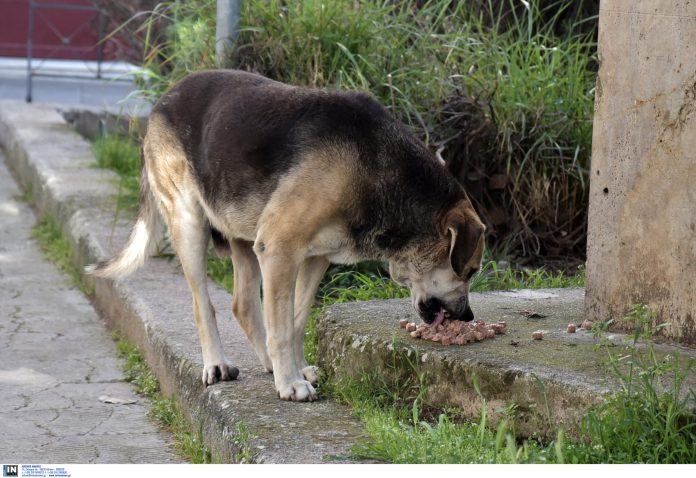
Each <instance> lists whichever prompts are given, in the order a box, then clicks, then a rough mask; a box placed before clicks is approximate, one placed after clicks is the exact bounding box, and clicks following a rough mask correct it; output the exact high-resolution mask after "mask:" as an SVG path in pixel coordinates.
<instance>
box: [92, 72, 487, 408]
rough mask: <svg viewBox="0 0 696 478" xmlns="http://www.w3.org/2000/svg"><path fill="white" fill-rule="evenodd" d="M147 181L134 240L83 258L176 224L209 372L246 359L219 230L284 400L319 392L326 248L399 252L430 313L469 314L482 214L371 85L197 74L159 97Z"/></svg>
mask: <svg viewBox="0 0 696 478" xmlns="http://www.w3.org/2000/svg"><path fill="white" fill-rule="evenodd" d="M140 187H141V192H140V206H139V213H138V218H137V220H136V222H135V225H134V227H133V230H132V232H131V235H130V238H129V239H128V242H127V244H126V245H125V247H124V249H123V250H122V251H121V252H120V253H119V254H118V255H116V256H115V257H113V258H112V259H110V260H107V261H102V262H99V263H97V264H95V265H93V266H90V267H88V272H90V273H91V274H94V275H95V276H98V277H103V278H112V279H114V278H119V277H123V276H125V275H128V274H130V273H132V272H133V271H135V270H136V269H137V268H139V267H140V266H142V265H143V263H144V261H145V259H146V257H147V256H148V255H149V254H150V253H152V252H154V249H155V248H156V245H157V241H158V240H159V239H160V238H161V233H162V231H163V230H164V228H163V227H162V226H164V225H166V226H167V227H168V230H169V235H170V240H171V244H172V246H173V248H174V250H175V251H176V253H177V255H178V257H179V259H180V261H181V266H182V269H183V272H184V275H185V276H186V280H187V282H188V285H189V286H190V288H191V292H192V295H193V314H194V318H195V321H196V326H197V329H198V333H199V336H200V341H201V348H202V352H203V362H204V366H203V373H202V380H203V382H204V384H206V385H212V384H214V383H216V382H218V381H220V380H232V379H235V378H236V377H237V374H238V369H237V368H236V367H234V366H233V365H232V364H231V363H230V361H229V360H228V359H227V357H226V356H225V353H224V352H223V348H222V343H221V341H220V337H219V334H218V328H217V323H216V320H215V312H214V310H213V307H212V305H211V303H210V298H209V296H208V290H207V285H206V284H207V277H206V254H207V251H208V246H209V244H210V241H211V239H212V241H213V244H214V246H215V248H216V250H217V251H218V252H219V253H222V254H226V255H231V257H232V262H233V268H234V289H235V290H234V294H233V298H232V312H233V315H234V316H235V318H236V319H237V321H238V322H239V324H240V325H241V327H242V329H244V332H245V333H246V336H247V337H248V339H249V341H250V342H251V344H252V345H253V347H254V350H255V351H256V354H257V355H258V358H259V360H260V361H261V364H262V365H263V367H264V368H265V369H266V370H267V371H269V372H271V371H272V372H273V374H274V381H275V388H276V390H277V392H278V395H279V397H280V398H281V399H283V400H296V401H312V400H314V399H316V398H317V393H316V391H315V388H314V387H315V386H316V381H317V373H318V371H317V369H316V368H315V367H313V366H309V365H308V364H307V362H306V361H305V358H304V354H303V342H304V329H305V325H306V323H307V319H308V317H309V313H310V309H311V307H312V305H313V303H314V297H315V294H316V290H317V288H318V286H319V283H320V281H321V279H322V277H323V276H324V273H325V272H326V270H327V268H328V266H329V264H330V263H340V264H352V263H356V262H358V261H363V260H368V259H370V260H381V261H385V262H388V264H389V271H390V275H391V277H392V278H393V280H395V281H396V282H397V283H399V284H402V285H404V286H407V287H408V288H409V289H410V291H411V293H412V302H413V307H414V309H415V310H416V311H417V312H418V314H419V315H420V317H421V318H422V320H423V321H424V322H425V323H427V324H431V325H437V324H439V323H441V322H442V321H443V320H444V318H445V317H449V318H451V319H453V320H465V321H470V320H472V319H473V318H474V315H473V313H472V311H471V308H470V307H469V300H468V291H469V280H470V279H471V277H472V276H473V274H475V273H476V271H477V270H478V269H479V268H480V266H481V260H482V255H483V248H484V230H485V227H484V225H483V223H482V222H481V220H480V219H479V217H478V215H477V214H476V212H475V211H474V208H473V207H472V204H471V202H470V200H469V199H468V197H467V195H466V193H465V191H464V190H463V188H462V187H461V186H460V185H459V183H457V181H456V180H455V179H454V177H453V176H452V175H451V174H450V173H449V172H448V171H447V169H446V168H445V166H444V165H443V164H442V163H441V162H440V161H439V160H438V159H437V158H436V156H435V155H434V154H432V153H431V152H430V151H429V150H428V149H427V148H426V147H425V145H424V144H423V143H422V142H421V141H419V140H418V139H417V138H416V137H415V136H414V135H413V134H412V133H411V132H409V131H408V129H407V128H406V127H405V126H404V125H402V124H401V123H399V122H398V121H397V120H396V119H394V117H393V116H392V115H391V114H390V113H389V112H388V111H387V110H386V109H385V108H384V107H382V106H381V105H380V104H379V102H378V101H376V100H375V99H374V98H373V97H372V96H370V95H369V94H366V93H362V92H351V91H348V92H345V91H328V90H320V89H312V88H306V87H296V86H290V85H286V84H283V83H280V82H277V81H273V80H270V79H267V78H265V77H262V76H259V75H256V74H252V73H247V72H243V71H234V70H217V71H205V72H199V73H194V74H191V75H189V76H187V77H186V78H184V79H183V80H181V81H180V82H179V83H178V84H176V85H175V86H174V87H172V88H171V89H170V90H169V91H168V92H166V93H165V94H164V95H163V96H162V97H161V98H160V99H159V101H158V102H157V103H156V105H155V106H154V107H153V110H152V113H151V115H150V118H149V121H148V125H147V133H146V135H145V138H144V140H143V146H142V173H141V182H140ZM162 219H163V222H164V224H162ZM262 282H263V316H262V303H261V297H260V289H261V285H262ZM264 319H265V320H264Z"/></svg>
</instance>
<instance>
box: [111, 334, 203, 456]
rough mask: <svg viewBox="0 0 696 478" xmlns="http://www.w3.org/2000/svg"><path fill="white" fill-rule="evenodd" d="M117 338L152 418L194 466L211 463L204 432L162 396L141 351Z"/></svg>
mask: <svg viewBox="0 0 696 478" xmlns="http://www.w3.org/2000/svg"><path fill="white" fill-rule="evenodd" d="M116 338H117V342H116V350H117V352H118V355H119V356H120V357H121V358H123V359H124V365H123V370H124V372H125V374H126V380H128V381H129V382H131V383H132V384H133V386H134V387H135V390H136V392H137V393H138V394H140V395H142V396H143V397H145V398H147V399H148V401H149V402H150V412H149V413H150V417H151V418H152V419H153V420H154V421H155V422H156V423H157V424H159V425H160V426H162V427H163V428H165V429H167V430H169V431H170V432H171V433H172V435H173V436H174V441H175V443H176V446H177V448H178V449H179V451H180V452H181V453H182V455H183V456H184V457H185V458H186V459H187V460H189V461H191V462H192V463H211V462H212V458H211V454H210V450H209V449H208V447H207V446H206V445H205V443H204V442H203V435H202V433H201V431H200V430H194V429H193V426H192V425H191V424H190V423H189V422H188V420H186V418H185V416H184V414H183V413H182V412H181V410H180V409H179V408H178V407H177V405H176V402H175V401H174V399H172V398H170V397H165V396H164V395H163V394H162V392H161V391H160V386H159V381H158V380H157V377H155V375H154V374H153V373H152V371H151V370H150V367H149V366H148V365H147V362H145V359H144V358H143V356H142V353H141V352H140V350H139V349H138V348H137V347H136V346H135V345H133V344H131V343H130V342H127V341H126V340H124V339H122V338H118V337H116Z"/></svg>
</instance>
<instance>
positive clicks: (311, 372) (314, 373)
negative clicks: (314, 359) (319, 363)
mask: <svg viewBox="0 0 696 478" xmlns="http://www.w3.org/2000/svg"><path fill="white" fill-rule="evenodd" d="M302 375H304V378H305V380H307V381H308V382H309V383H311V384H312V385H316V384H317V382H318V381H319V367H316V366H314V365H307V366H306V367H304V368H303V369H302Z"/></svg>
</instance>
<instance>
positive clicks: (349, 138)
mask: <svg viewBox="0 0 696 478" xmlns="http://www.w3.org/2000/svg"><path fill="white" fill-rule="evenodd" d="M153 117H155V118H159V120H158V121H160V122H161V123H162V124H164V125H166V128H167V129H168V130H169V131H170V132H172V133H173V134H174V136H175V137H176V139H177V140H178V141H180V142H181V146H182V148H183V149H184V151H185V153H186V159H187V161H188V165H189V168H190V170H191V171H192V173H193V175H194V177H195V179H196V182H197V185H198V187H199V188H200V190H201V193H202V195H203V198H204V200H205V201H206V202H207V203H208V205H209V206H210V208H211V209H215V210H218V211H219V210H222V209H225V208H229V207H233V206H230V205H234V204H238V205H241V204H243V205H244V208H245V209H247V212H248V213H247V214H246V216H247V219H246V221H245V222H246V224H245V226H249V227H246V228H247V229H250V227H251V224H250V222H251V219H250V217H251V216H255V217H258V216H259V215H260V213H261V210H260V205H262V204H266V203H267V202H268V200H269V198H270V196H271V194H272V193H273V191H275V189H276V188H277V186H278V181H279V179H280V178H281V177H283V176H284V175H286V174H287V173H288V172H289V171H290V170H291V169H292V168H293V167H297V164H298V162H301V161H303V160H304V159H305V156H306V155H307V154H308V152H310V151H313V150H319V149H322V148H323V149H326V148H327V146H329V145H334V146H335V145H338V146H336V147H338V148H342V149H348V148H349V149H350V150H351V151H352V152H353V153H354V154H353V155H352V156H353V157H351V158H350V159H349V162H350V163H351V164H350V165H349V168H350V169H351V171H350V175H351V176H352V177H354V179H355V181H354V182H353V184H352V186H351V191H350V194H351V195H352V196H353V198H350V202H351V203H352V204H351V206H352V207H353V210H352V211H347V213H348V215H349V216H352V217H346V218H345V219H346V220H347V221H348V222H350V223H351V224H350V229H351V231H352V236H353V237H352V239H353V241H354V242H355V243H356V245H357V246H359V247H364V248H366V249H369V251H368V250H366V251H365V252H366V253H367V254H369V255H374V254H376V253H377V254H380V255H381V254H382V253H383V252H385V251H386V250H398V249H401V248H403V246H404V243H403V241H402V240H401V239H404V238H419V237H423V236H426V235H432V234H433V232H434V231H433V227H434V225H427V224H423V223H422V221H420V220H417V222H413V223H411V222H410V221H409V220H408V218H410V217H415V218H421V217H429V216H432V215H433V211H434V210H438V209H439V208H442V207H443V206H442V205H443V204H445V205H449V204H452V203H454V202H456V201H457V200H460V199H461V198H462V196H463V195H462V192H461V189H460V188H459V187H454V188H453V183H452V181H451V178H449V177H447V173H446V172H445V171H444V169H443V168H442V167H441V166H440V165H439V164H437V163H436V160H435V159H434V157H433V155H432V154H431V153H430V152H428V151H427V149H426V148H425V147H424V146H423V145H422V144H421V143H420V142H419V141H417V140H416V139H415V138H414V137H413V135H412V134H411V133H410V132H408V131H407V130H406V129H405V128H404V127H403V126H402V125H401V124H400V123H399V122H397V121H396V120H395V119H394V118H393V116H392V115H391V114H390V113H389V112H388V111H387V110H386V109H384V108H383V107H382V106H381V105H380V104H379V103H378V102H377V101H376V100H375V99H374V98H373V97H371V96H370V95H368V94H365V93H359V92H342V91H327V90H319V89H313V88H303V87H294V86H289V85H285V84H283V83H279V82H276V81H273V80H269V79H267V78H264V77H261V76H258V75H254V74H251V73H247V72H242V71H234V70H217V71H207V72H200V73H196V74H193V75H190V76H188V77H187V78H186V79H184V80H183V81H181V82H180V83H178V84H177V85H176V86H175V87H174V88H172V89H171V90H170V91H169V92H167V93H166V94H165V95H164V96H163V97H162V98H161V99H160V101H159V102H158V103H157V105H156V106H155V107H154V109H153ZM326 159H327V160H328V161H329V163H330V162H331V161H334V162H339V161H342V162H345V161H346V155H344V154H336V155H335V157H333V158H330V157H329V158H326ZM345 166H346V165H345V164H334V165H331V164H327V165H326V167H327V168H330V167H340V168H343V167H345ZM373 178H381V179H380V181H379V183H375V181H374V180H373ZM404 179H406V180H405V181H404ZM404 184H409V185H410V187H409V188H408V189H404V187H403V186H404ZM308 186H309V187H311V185H308ZM335 193H336V194H339V193H341V192H340V191H335ZM358 198H360V199H359V200H358ZM256 205H259V207H258V208H257V207H256ZM404 208H409V210H408V211H407V210H404ZM385 213H386V215H385ZM212 222H213V225H215V220H214V218H213V221H212ZM220 226H222V225H220ZM375 226H378V227H379V229H381V230H376V229H375ZM430 226H432V227H430ZM404 229H406V230H404ZM248 232H250V231H248ZM242 235H244V236H248V235H247V234H242ZM246 238H247V239H249V240H253V239H252V238H251V237H246Z"/></svg>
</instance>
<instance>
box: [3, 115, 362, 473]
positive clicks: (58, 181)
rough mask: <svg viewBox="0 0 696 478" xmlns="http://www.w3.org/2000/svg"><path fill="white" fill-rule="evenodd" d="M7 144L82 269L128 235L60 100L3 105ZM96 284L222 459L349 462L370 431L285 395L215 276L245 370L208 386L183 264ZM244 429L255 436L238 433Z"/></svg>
mask: <svg viewBox="0 0 696 478" xmlns="http://www.w3.org/2000/svg"><path fill="white" fill-rule="evenodd" d="M0 144H1V145H2V146H3V147H4V148H5V149H6V151H7V161H8V163H9V166H10V168H11V169H12V170H13V171H14V174H15V175H16V176H17V178H18V180H19V181H20V182H21V184H22V185H23V187H24V188H25V189H27V190H28V191H30V193H31V195H32V196H33V202H34V204H35V207H36V209H37V211H38V213H39V215H47V214H50V215H52V216H53V217H55V218H56V220H57V221H58V222H59V223H60V224H61V227H62V229H63V232H64V235H65V236H66V237H67V238H68V239H69V240H70V242H71V244H72V246H73V252H74V257H73V262H74V263H75V265H76V266H78V267H80V268H81V267H83V266H84V265H86V264H88V263H91V262H94V261H95V260H97V259H99V258H104V257H106V256H109V255H110V254H111V253H112V252H113V251H115V250H117V249H118V247H120V246H121V245H122V244H123V243H124V242H125V239H126V237H127V235H128V231H129V228H130V226H131V221H130V220H124V219H122V218H121V219H119V218H118V217H114V210H115V207H114V197H115V196H116V194H117V188H116V187H115V185H114V183H116V180H117V178H116V175H115V174H114V173H112V172H110V171H105V170H99V169H95V168H94V167H93V164H94V158H93V155H92V152H91V149H90V146H89V144H88V143H87V142H86V141H85V140H84V139H83V138H82V137H81V136H79V135H78V134H77V133H76V132H75V131H73V130H72V129H71V128H70V126H69V125H68V124H67V123H66V122H65V120H64V118H63V117H62V116H61V115H60V113H59V112H58V111H57V110H56V108H55V107H52V106H48V105H40V104H31V105H27V104H25V103H21V102H11V101H3V102H0ZM88 280H92V279H91V278H90V279H88ZM94 287H95V296H94V299H93V300H94V305H95V307H96V308H97V309H98V310H99V311H100V313H101V314H102V315H103V316H104V318H105V319H106V320H107V321H108V323H109V324H110V326H111V327H113V328H115V329H117V330H119V331H120V332H121V333H122V334H123V335H124V336H125V337H126V338H127V339H128V340H130V341H131V342H133V343H135V344H136V345H138V347H140V348H141V350H142V351H143V352H144V355H145V357H146V359H147V361H148V363H149V364H150V366H151V367H152V369H153V371H154V372H155V373H156V375H157V377H158V378H159V380H160V383H161V386H162V389H163V391H164V393H165V394H168V395H172V396H174V398H175V399H176V401H177V402H178V404H179V405H180V406H181V408H182V409H183V410H184V412H185V413H186V414H187V415H188V416H189V418H190V419H191V420H192V422H193V423H194V424H197V425H199V426H200V428H201V430H202V432H203V436H204V439H205V441H206V443H207V444H208V445H209V446H210V448H211V450H212V453H213V457H214V459H215V460H217V461H221V462H236V461H238V460H237V457H238V456H239V454H240V453H242V452H244V451H250V452H251V453H252V454H253V455H254V456H255V457H256V461H259V462H266V463H319V462H325V461H326V460H327V459H328V460H330V461H331V462H337V461H338V462H346V461H350V459H349V458H348V457H349V450H350V447H351V446H352V445H353V444H354V443H355V442H356V441H357V440H358V439H359V438H360V437H361V436H363V429H362V425H361V424H360V423H359V422H358V421H357V420H356V419H355V418H353V417H352V416H351V410H350V409H349V408H348V407H346V406H343V405H340V404H338V403H335V402H332V401H329V400H322V401H320V402H315V403H311V404H307V403H292V402H283V401H280V400H278V399H277V397H276V394H275V390H274V388H273V380H272V376H271V375H269V374H266V373H265V372H263V371H261V367H260V365H259V364H258V361H257V359H256V357H255V354H254V353H253V351H252V350H251V348H250V347H249V345H248V344H247V341H246V338H245V336H244V334H243V332H242V331H241V329H240V328H239V326H238V325H237V323H236V321H233V320H230V316H231V314H230V312H228V311H229V307H230V296H229V294H227V293H226V292H225V291H224V290H222V289H221V288H220V287H218V286H217V285H216V284H214V283H213V282H212V281H210V282H209V284H208V287H209V290H210V294H211V300H212V302H213V305H214V307H215V309H216V310H217V312H218V317H219V320H218V323H219V327H220V333H221V336H222V339H223V343H224V344H225V346H226V349H227V353H228V356H229V357H230V358H231V359H232V360H233V361H234V362H235V364H236V365H238V366H239V368H240V370H241V374H240V378H239V380H236V381H234V382H227V383H223V384H217V385H214V386H211V387H207V388H204V387H203V385H202V383H201V380H200V370H201V368H202V359H201V356H200V345H199V342H198V336H197V332H196V329H195V326H194V324H193V319H192V314H191V304H190V292H189V290H188V287H187V285H186V283H185V280H184V278H183V275H182V274H181V273H180V272H179V271H178V267H177V263H176V262H175V261H171V262H170V261H167V260H164V259H151V260H150V262H149V263H148V264H147V265H146V266H145V267H144V268H143V269H141V271H139V272H138V273H136V274H134V275H133V276H132V277H130V278H128V279H125V280H123V281H118V282H112V281H105V280H97V281H94ZM77 346H79V345H77ZM243 428H246V430H248V431H249V433H250V434H251V436H252V438H251V439H246V438H245V435H244V434H242V433H240V430H242V429H243Z"/></svg>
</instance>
